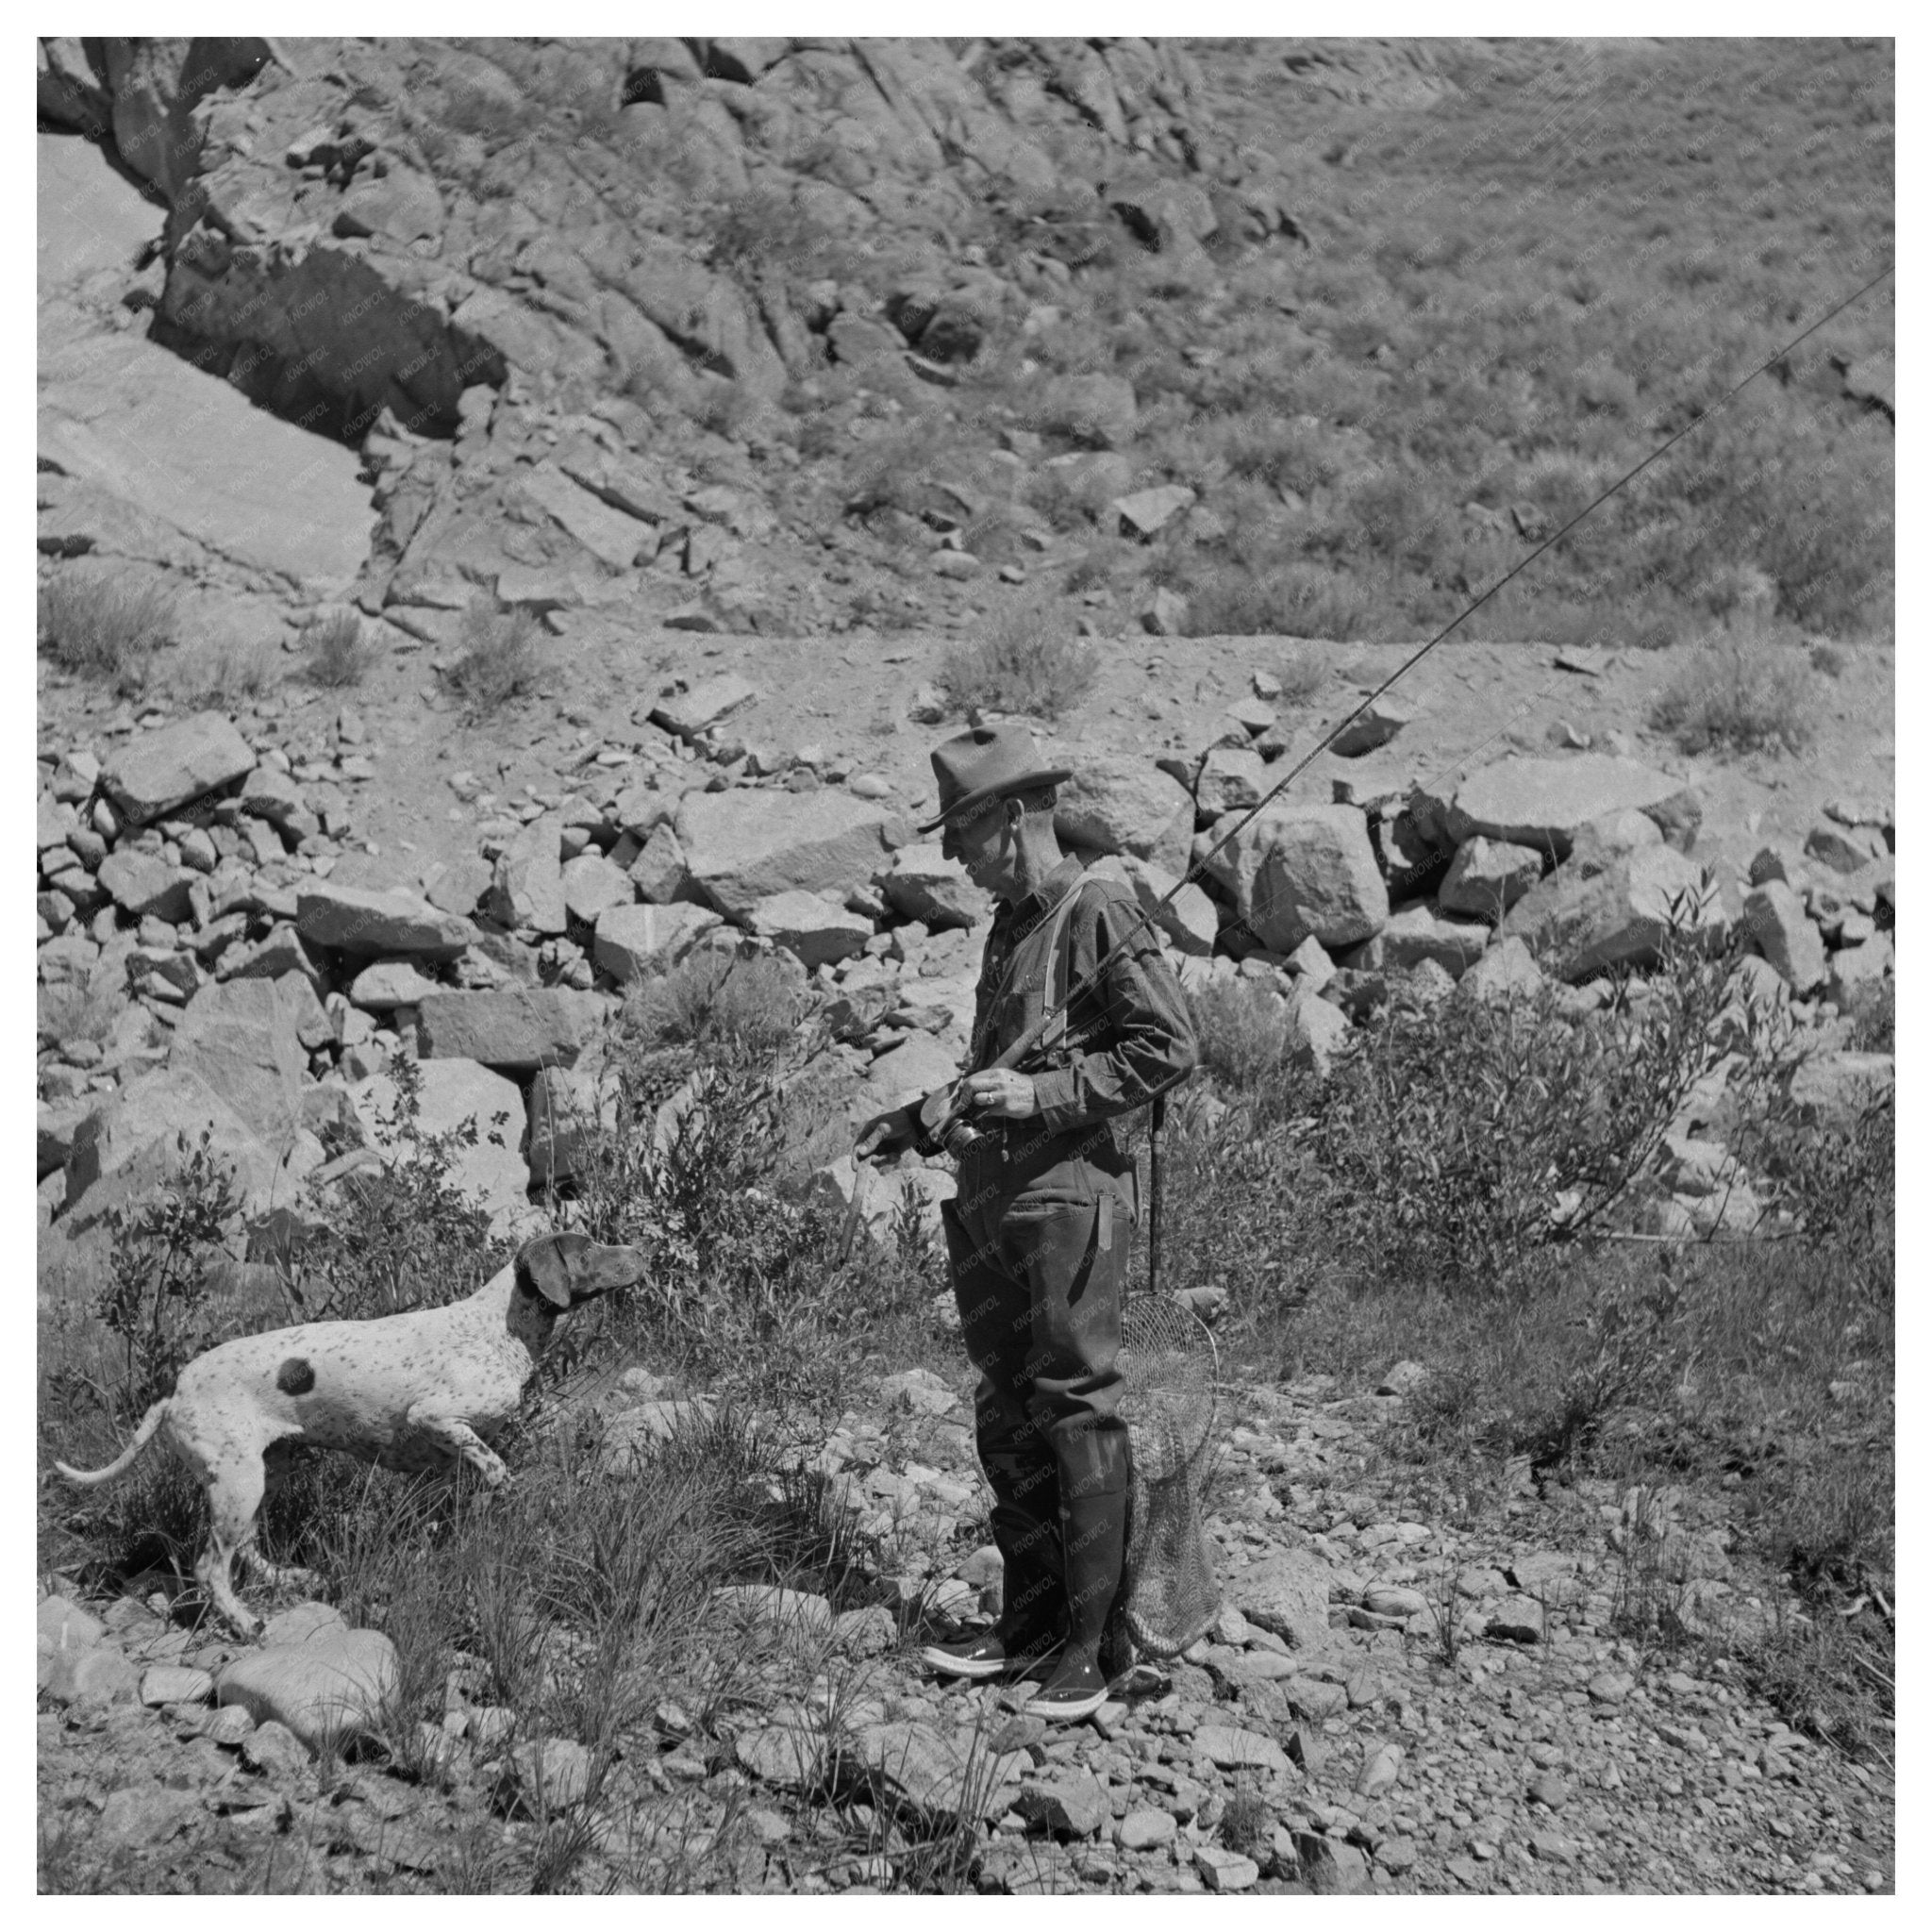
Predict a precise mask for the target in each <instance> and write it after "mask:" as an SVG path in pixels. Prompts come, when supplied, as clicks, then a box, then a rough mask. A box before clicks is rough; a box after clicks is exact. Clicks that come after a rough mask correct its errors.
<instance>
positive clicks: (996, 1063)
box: [919, 262, 1892, 1140]
mask: <svg viewBox="0 0 1932 1932" xmlns="http://www.w3.org/2000/svg"><path fill="white" fill-rule="evenodd" d="M1891 273H1892V264H1891V263H1890V262H1888V263H1887V264H1886V265H1885V267H1884V268H1882V269H1880V270H1879V272H1878V273H1877V274H1876V275H1874V276H1873V277H1872V279H1871V280H1870V281H1868V282H1865V283H1863V284H1861V285H1860V286H1859V287H1858V288H1857V289H1855V290H1854V291H1852V292H1851V293H1850V294H1849V295H1847V296H1846V297H1845V298H1844V299H1843V300H1842V301H1841V302H1838V303H1836V304H1834V305H1833V306H1832V307H1831V308H1828V309H1826V310H1825V312H1824V314H1823V315H1821V316H1819V317H1818V319H1817V320H1816V321H1815V322H1812V323H1810V324H1809V325H1807V326H1806V327H1805V328H1804V329H1802V330H1800V331H1799V333H1798V334H1796V335H1795V336H1793V337H1792V338H1791V339H1790V341H1788V342H1786V343H1784V344H1783V346H1782V347H1780V348H1778V349H1776V350H1774V352H1773V353H1772V354H1771V355H1770V356H1767V357H1766V358H1765V359H1764V360H1763V361H1762V362H1760V363H1758V364H1757V367H1756V368H1754V369H1753V370H1751V371H1750V373H1749V374H1748V375H1743V376H1741V377H1740V379H1739V380H1738V381H1737V382H1735V383H1733V384H1732V385H1731V387H1730V388H1729V389H1727V390H1726V391H1724V394H1723V395H1721V396H1719V397H1718V398H1717V400H1716V401H1715V402H1713V403H1711V404H1709V405H1708V406H1707V408H1702V409H1700V410H1699V411H1698V412H1697V414H1696V415H1694V416H1692V417H1691V420H1690V421H1689V422H1688V423H1686V424H1685V425H1684V426H1683V427H1682V428H1681V429H1679V430H1677V431H1676V432H1675V433H1674V434H1673V435H1671V436H1669V437H1666V438H1665V440H1664V441H1662V442H1660V443H1659V444H1658V445H1657V448H1655V449H1654V450H1652V451H1651V452H1650V454H1649V455H1648V456H1646V457H1645V458H1643V459H1642V461H1641V462H1639V463H1636V464H1633V465H1632V466H1631V468H1629V469H1628V470H1625V471H1624V474H1623V475H1621V476H1619V477H1618V478H1617V479H1616V481H1615V482H1614V483H1611V484H1610V485H1609V486H1608V487H1607V489H1604V490H1602V491H1599V492H1598V493H1597V494H1596V495H1595V496H1593V497H1591V500H1590V501H1589V502H1588V503H1587V504H1585V505H1584V507H1583V508H1581V509H1580V510H1578V511H1577V512H1576V514H1575V515H1574V517H1572V518H1571V519H1570V521H1569V522H1568V523H1566V524H1565V525H1563V526H1562V527H1561V528H1560V529H1558V530H1557V531H1556V532H1554V533H1553V534H1552V535H1551V536H1548V537H1546V538H1544V540H1543V541H1541V543H1539V544H1538V545H1537V546H1536V547H1535V549H1533V550H1531V551H1530V552H1529V554H1528V555H1527V556H1526V557H1524V558H1522V559H1521V560H1520V561H1518V562H1517V563H1516V564H1514V565H1513V566H1512V567H1511V568H1510V569H1509V570H1507V571H1506V572H1505V573H1504V574H1503V575H1501V576H1500V577H1498V578H1497V579H1496V581H1495V582H1494V583H1493V584H1491V586H1490V587H1489V589H1488V590H1487V591H1484V592H1483V593H1482V594H1481V596H1479V597H1476V598H1474V599H1472V600H1471V602H1469V603H1468V604H1466V605H1464V606H1463V608H1461V609H1460V610H1458V611H1457V613H1456V615H1455V616H1454V617H1452V618H1451V619H1450V620H1449V622H1448V623H1447V624H1445V625H1443V626H1442V628H1441V630H1439V631H1438V632H1437V633H1436V634H1435V636H1434V637H1432V638H1430V639H1429V640H1428V641H1427V642H1426V643H1424V644H1423V645H1421V646H1420V647H1419V648H1418V649H1416V650H1415V651H1413V652H1412V653H1411V654H1410V655H1409V656H1408V657H1407V658H1405V659H1404V660H1403V661H1402V663H1400V664H1399V665H1397V666H1396V668H1395V669H1394V670H1393V671H1392V672H1391V673H1390V675H1388V676H1387V677H1385V678H1384V679H1383V680H1382V682H1381V683H1380V684H1378V685H1377V686H1376V687H1375V688H1374V691H1371V692H1369V694H1368V695H1367V696H1366V697H1364V698H1363V699H1362V700H1361V702H1360V703H1359V704H1357V706H1356V708H1354V709H1353V710H1352V711H1350V712H1349V713H1348V714H1347V716H1345V717H1344V718H1343V719H1342V720H1341V723H1340V724H1337V725H1335V726H1334V728H1333V729H1332V730H1330V731H1329V732H1328V733H1327V734H1326V736H1324V738H1323V739H1322V740H1321V741H1319V742H1318V743H1317V744H1316V745H1315V747H1314V749H1313V750H1312V751H1309V752H1307V753H1306V754H1305V755H1304V756H1303V757H1302V758H1298V759H1297V760H1296V761H1295V762H1294V764H1293V765H1292V766H1291V767H1290V768H1289V770H1288V771H1287V772H1286V773H1285V774H1283V775H1282V776H1281V777H1280V778H1278V779H1277V780H1276V781H1275V782H1274V785H1273V786H1271V787H1270V788H1269V790H1268V791H1265V792H1263V793H1262V795H1261V796H1260V797H1259V798H1258V799H1257V801H1256V802H1255V803H1254V804H1253V805H1252V806H1250V807H1249V808H1247V810H1246V811H1244V812H1243V813H1241V816H1240V818H1239V819H1237V820H1236V822H1235V823H1234V824H1232V825H1230V826H1229V827H1228V828H1227V830H1226V831H1224V832H1223V833H1222V834H1221V835H1220V837H1218V838H1217V839H1216V840H1215V841H1214V842H1213V844H1211V845H1210V846H1209V847H1208V850H1207V851H1206V852H1204V853H1202V855H1201V856H1200V858H1197V859H1195V860H1194V861H1193V863H1192V864H1191V865H1190V866H1189V867H1188V869H1187V871H1186V872H1185V873H1183V874H1181V876H1180V877H1179V878H1178V879H1176V880H1175V881H1174V884H1173V885H1172V886H1171V887H1169V888H1168V890H1167V891H1165V892H1163V893H1162V894H1161V895H1160V896H1159V898H1158V899H1156V900H1155V901H1154V902H1153V903H1152V904H1151V905H1148V906H1144V907H1142V908H1141V912H1140V916H1139V918H1138V919H1136V920H1135V922H1134V923H1133V924H1131V925H1129V926H1128V927H1127V929H1126V930H1125V931H1124V933H1123V934H1122V935H1121V937H1120V938H1119V939H1118V940H1116V941H1114V943H1113V944H1112V945H1111V946H1109V947H1108V950H1107V951H1106V952H1105V953H1103V954H1102V955H1101V957H1100V958H1098V959H1097V960H1095V961H1094V963H1093V965H1092V966H1091V968H1090V969H1089V971H1088V972H1086V973H1085V974H1082V975H1081V977H1080V978H1079V979H1078V980H1077V981H1076V982H1074V984H1073V985H1072V986H1070V987H1069V988H1068V989H1067V992H1066V995H1065V997H1064V998H1063V999H1061V1000H1059V1001H1058V1003H1057V1004H1055V1005H1052V1006H1049V1007H1048V1008H1045V1009H1044V1010H1043V1011H1042V1012H1041V1016H1040V1018H1039V1019H1038V1020H1037V1021H1035V1022H1034V1024H1032V1025H1031V1026H1029V1027H1028V1028H1027V1029H1026V1030H1025V1031H1024V1033H1023V1034H1021V1035H1020V1037H1019V1038H1018V1039H1017V1040H1015V1041H1013V1043H1012V1044H1011V1045H1010V1046H1009V1047H1008V1048H1007V1050H1006V1051H1005V1052H1004V1053H1002V1054H1001V1055H1000V1056H999V1057H998V1058H996V1059H994V1060H993V1061H992V1062H991V1067H992V1068H1011V1067H1017V1066H1018V1065H1019V1064H1020V1062H1021V1061H1023V1060H1024V1059H1026V1058H1029V1057H1030V1056H1031V1055H1032V1054H1034V1053H1035V1052H1036V1051H1037V1050H1038V1048H1039V1046H1040V1044H1041V1041H1043V1040H1044V1039H1045V1038H1046V1037H1047V1035H1048V1033H1049V1032H1050V1031H1051V1030H1052V1028H1053V1027H1054V1025H1055V1024H1058V1021H1059V1019H1060V1016H1061V1015H1062V1014H1063V1013H1065V1012H1067V1011H1069V1010H1070V1009H1071V1008H1072V1007H1073V1005H1074V1001H1075V1000H1077V999H1079V998H1080V997H1081V996H1082V995H1083V994H1085V993H1087V992H1090V991H1092V990H1093V988H1095V987H1096V986H1098V985H1099V984H1100V982H1101V980H1102V979H1103V978H1104V977H1105V976H1106V974H1107V971H1108V968H1109V967H1110V966H1111V965H1112V964H1113V962H1114V961H1115V960H1116V959H1117V958H1121V957H1122V955H1123V954H1124V953H1125V952H1126V951H1127V949H1128V948H1129V947H1130V946H1131V945H1132V944H1133V943H1134V942H1135V941H1136V940H1137V939H1138V938H1139V937H1140V935H1141V933H1142V932H1143V931H1150V930H1152V929H1153V927H1154V922H1155V915H1156V914H1157V913H1158V912H1159V911H1160V909H1161V908H1163V907H1165V906H1168V905H1170V904H1171V903H1172V902H1173V901H1174V898H1175V897H1176V896H1177V895H1178V894H1179V892H1180V891H1181V890H1182V888H1183V887H1185V886H1189V885H1191V884H1192V883H1193V882H1194V880H1195V879H1196V878H1197V877H1198V876H1199V875H1200V874H1202V873H1203V872H1205V871H1206V870H1207V868H1208V864H1209V862H1210V861H1211V860H1212V859H1213V858H1214V857H1215V855H1216V854H1217V853H1219V852H1220V851H1221V849H1222V848H1223V847H1224V845H1226V844H1227V843H1228V842H1229V841H1231V840H1233V839H1235V838H1236V837H1238V836H1239V835H1240V834H1241V831H1242V830H1243V829H1244V828H1245V827H1246V826H1247V825H1249V824H1252V823H1253V822H1254V820H1255V819H1256V818H1257V817H1258V816H1259V815H1260V814H1261V813H1262V812H1263V811H1265V810H1266V809H1267V808H1268V807H1269V806H1270V805H1272V804H1273V803H1274V800H1275V799H1276V798H1278V797H1279V796H1280V795H1281V794H1282V792H1284V791H1287V789H1288V788H1289V786H1290V785H1291V784H1292V783H1293V782H1294V781H1295V779H1297V778H1298V777H1300V776H1301V774H1303V773H1304V772H1306V771H1307V768H1308V767H1309V766H1310V765H1311V764H1313V763H1314V761H1315V760H1316V759H1317V758H1320V757H1321V756H1322V754H1323V753H1324V751H1326V750H1327V749H1328V747H1329V746H1330V745H1331V744H1333V743H1334V742H1335V741H1336V740H1337V739H1338V738H1340V737H1341V734H1342V733H1343V732H1344V731H1346V730H1347V729H1348V727H1349V726H1350V725H1351V724H1354V723H1355V722H1356V721H1357V719H1358V718H1360V717H1362V716H1363V715H1364V714H1365V713H1366V712H1367V711H1369V710H1370V709H1372V708H1374V706H1375V705H1376V704H1377V703H1378V702H1379V701H1380V700H1381V699H1382V698H1384V697H1386V696H1387V695H1388V693H1389V691H1391V689H1392V688H1393V687H1394V686H1395V685H1396V684H1397V683H1399V682H1400V681H1401V680H1402V679H1403V678H1404V677H1406V676H1407V675H1408V674H1409V673H1410V672H1411V671H1413V670H1414V669H1415V667H1416V666H1417V665H1418V664H1420V663H1421V662H1422V660H1423V659H1424V658H1426V657H1427V656H1428V655H1429V653H1430V652H1431V651H1433V650H1434V649H1435V648H1436V646H1437V645H1438V644H1440V643H1441V641H1443V640H1444V639H1445V638H1446V637H1448V636H1449V635H1450V633H1451V632H1452V631H1454V630H1456V629H1457V627H1458V626H1459V625H1462V624H1463V623H1465V622H1466V621H1467V620H1468V619H1469V618H1471V617H1474V615H1475V613H1476V612H1477V611H1478V610H1480V609H1481V608H1483V606H1484V605H1485V604H1487V603H1488V602H1489V601H1490V600H1491V598H1492V597H1494V596H1495V595H1496V593H1497V592H1498V591H1501V590H1503V589H1504V588H1506V587H1507V585H1508V584H1510V583H1511V582H1513V581H1514V580H1515V579H1516V578H1517V577H1519V576H1521V575H1523V573H1524V571H1525V570H1527V569H1528V568H1529V566H1530V565H1531V564H1533V563H1534V562H1535V561H1536V560H1537V558H1540V557H1541V556H1542V555H1543V554H1544V552H1545V551H1548V550H1551V549H1553V548H1554V547H1555V546H1556V545H1557V544H1558V543H1560V542H1561V541H1563V539H1564V538H1565V537H1567V536H1568V535H1569V534H1570V532H1571V531H1572V530H1574V529H1575V528H1576V526H1577V525H1579V524H1580V523H1582V522H1583V521H1584V519H1585V518H1586V517H1589V516H1590V515H1591V514H1592V513H1593V512H1594V511H1596V510H1597V509H1599V508H1602V506H1603V505H1604V504H1606V503H1607V502H1608V501H1609V500H1610V498H1611V497H1613V496H1614V495H1616V493H1617V492H1618V491H1620V490H1622V489H1623V488H1624V486H1625V485H1626V484H1629V483H1632V482H1634V481H1635V480H1636V479H1637V478H1638V477H1639V476H1641V475H1642V474H1643V473H1644V471H1645V470H1647V469H1649V468H1650V466H1651V465H1652V464H1653V463H1654V462H1656V461H1657V459H1658V458H1660V457H1662V456H1665V455H1666V454H1668V453H1669V452H1670V451H1671V450H1672V449H1674V448H1675V447H1676V445H1677V444H1678V443H1680V442H1682V441H1683V440H1684V439H1685V438H1686V437H1687V436H1689V435H1690V434H1691V431H1692V430H1693V429H1695V428H1697V427H1698V425H1700V424H1703V423H1707V422H1708V421H1709V420H1710V418H1711V417H1712V416H1714V415H1716V414H1717V412H1718V411H1719V410H1720V409H1722V408H1725V407H1726V405H1728V404H1729V403H1731V402H1732V401H1734V400H1735V399H1736V397H1737V396H1738V395H1739V393H1740V391H1742V390H1743V389H1744V388H1745V387H1746V386H1747V385H1748V384H1750V383H1752V382H1755V381H1756V380H1757V377H1758V376H1760V375H1764V374H1765V372H1766V371H1767V370H1770V369H1774V368H1775V367H1776V366H1777V364H1778V363H1780V362H1782V361H1783V360H1784V358H1786V357H1787V356H1789V355H1790V353H1791V351H1792V350H1793V349H1795V348H1796V347H1797V346H1798V345H1799V344H1800V343H1801V342H1803V341H1806V340H1807V338H1808V337H1811V336H1813V335H1816V334H1817V332H1818V331H1819V330H1820V329H1821V328H1823V327H1824V325H1825V324H1826V323H1828V322H1830V321H1832V320H1833V319H1834V318H1835V317H1837V316H1839V315H1841V314H1843V313H1844V311H1845V310H1846V309H1847V308H1851V307H1852V305H1853V304H1854V303H1856V302H1860V301H1862V300H1863V299H1864V298H1865V297H1866V296H1867V295H1869V294H1870V293H1871V292H1872V291H1873V290H1874V289H1875V288H1876V287H1877V286H1878V285H1879V283H1880V282H1882V281H1884V280H1885V278H1886V277H1887V276H1888V275H1890V274H1891ZM962 1095H963V1082H958V1083H955V1084H954V1085H953V1086H950V1087H945V1088H941V1090H940V1091H938V1092H937V1093H934V1094H931V1095H928V1096H927V1098H926V1100H925V1102H924V1105H923V1106H922V1107H921V1108H920V1109H919V1114H920V1122H921V1125H922V1126H923V1127H924V1129H925V1131H926V1132H927V1134H928V1135H929V1136H930V1138H932V1139H934V1140H941V1139H942V1138H943V1136H944V1134H945V1132H946V1130H947V1129H948V1128H949V1127H950V1126H951V1125H952V1124H954V1123H955V1122H957V1121H958V1120H959V1119H960V1118H961V1117H962V1116H963V1114H964V1113H965V1111H966V1108H965V1105H964V1104H963V1099H962V1097H961V1096H962ZM956 1102H957V1103H958V1104H956Z"/></svg>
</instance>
